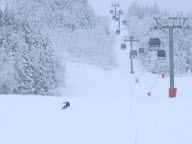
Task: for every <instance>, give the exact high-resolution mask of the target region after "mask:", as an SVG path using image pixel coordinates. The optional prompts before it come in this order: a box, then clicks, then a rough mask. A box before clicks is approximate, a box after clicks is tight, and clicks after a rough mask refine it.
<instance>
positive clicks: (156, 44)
mask: <svg viewBox="0 0 192 144" xmlns="http://www.w3.org/2000/svg"><path fill="white" fill-rule="evenodd" d="M160 46H161V41H160V39H159V38H150V39H149V50H150V51H158V50H160Z"/></svg>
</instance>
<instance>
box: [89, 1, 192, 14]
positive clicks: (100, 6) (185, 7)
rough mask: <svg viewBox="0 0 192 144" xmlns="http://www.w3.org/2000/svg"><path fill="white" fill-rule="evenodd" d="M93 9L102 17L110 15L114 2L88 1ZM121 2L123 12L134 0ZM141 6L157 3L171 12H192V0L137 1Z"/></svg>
mask: <svg viewBox="0 0 192 144" xmlns="http://www.w3.org/2000/svg"><path fill="white" fill-rule="evenodd" d="M88 1H89V2H90V4H91V5H92V7H93V8H94V9H95V10H96V13H98V14H100V15H108V11H109V8H110V3H111V1H113V0H88ZM117 1H119V2H120V4H121V7H122V9H123V10H127V7H128V6H129V5H130V3H131V2H132V1H133V0H117ZM137 2H138V3H139V4H141V5H154V3H156V4H157V5H158V6H159V7H160V8H161V9H165V8H167V9H168V10H170V12H181V11H183V12H184V13H187V12H189V11H190V12H192V0H137ZM106 6H108V7H106Z"/></svg>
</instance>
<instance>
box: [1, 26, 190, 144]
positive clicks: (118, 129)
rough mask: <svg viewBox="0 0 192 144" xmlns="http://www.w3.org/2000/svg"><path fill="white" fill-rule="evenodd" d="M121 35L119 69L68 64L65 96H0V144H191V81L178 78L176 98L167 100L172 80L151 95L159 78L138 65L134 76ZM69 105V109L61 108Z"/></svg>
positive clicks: (186, 78) (117, 51)
mask: <svg viewBox="0 0 192 144" xmlns="http://www.w3.org/2000/svg"><path fill="white" fill-rule="evenodd" d="M115 27H116V25H115V24H113V26H112V28H113V30H114V31H115ZM124 28H125V27H124ZM125 30H126V29H124V33H126V32H125ZM122 36H123V35H122ZM122 36H118V37H117V38H116V46H115V47H114V49H115V51H116V54H117V59H118V68H117V69H115V70H111V71H103V70H101V69H99V68H95V67H93V66H90V65H85V64H80V63H68V64H67V75H66V88H65V89H63V90H62V91H63V97H46V96H19V95H10V96H7V95H2V96H0V116H1V119H0V144H191V143H192V139H191V133H192V124H191V123H192V116H190V110H191V109H192V105H191V103H190V99H191V98H190V96H191V95H190V86H191V81H192V77H177V78H176V80H175V85H176V87H177V88H178V95H177V98H176V99H169V98H168V88H169V77H168V76H167V77H166V78H165V79H159V81H158V83H157V85H156V86H155V87H154V89H153V91H152V96H151V97H148V96H147V92H148V91H149V89H150V88H151V86H152V85H153V83H154V81H155V80H156V78H157V77H158V75H152V74H150V73H147V72H143V73H142V69H143V68H142V67H141V66H139V64H138V63H136V61H134V63H136V66H135V67H134V69H135V72H136V73H135V74H134V75H131V74H130V60H129V48H128V49H127V50H126V51H121V50H120V43H121V40H122V38H123V37H122ZM141 73H142V77H140V83H139V84H136V83H135V82H134V80H135V78H136V77H138V76H139V75H141ZM65 101H69V102H70V103H71V107H70V108H68V109H66V110H61V108H62V106H63V102H65Z"/></svg>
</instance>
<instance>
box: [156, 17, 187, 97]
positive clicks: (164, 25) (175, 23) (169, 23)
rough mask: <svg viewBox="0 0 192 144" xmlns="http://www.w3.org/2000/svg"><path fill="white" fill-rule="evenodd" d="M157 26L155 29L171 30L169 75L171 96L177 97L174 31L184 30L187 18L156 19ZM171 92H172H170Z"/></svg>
mask: <svg viewBox="0 0 192 144" xmlns="http://www.w3.org/2000/svg"><path fill="white" fill-rule="evenodd" d="M154 19H155V20H156V23H157V26H156V27H155V28H154V29H160V30H161V29H168V30H169V75H170V89H169V96H170V97H176V91H175V90H174V89H175V85H174V75H175V74H174V45H173V44H174V39H173V36H174V33H173V32H174V29H176V28H179V29H184V28H188V27H185V26H184V25H185V22H186V20H187V18H186V17H167V18H154ZM170 91H171V92H170Z"/></svg>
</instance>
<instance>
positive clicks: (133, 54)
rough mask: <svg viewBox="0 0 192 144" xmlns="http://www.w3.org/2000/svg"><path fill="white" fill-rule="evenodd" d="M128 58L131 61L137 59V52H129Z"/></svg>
mask: <svg viewBox="0 0 192 144" xmlns="http://www.w3.org/2000/svg"><path fill="white" fill-rule="evenodd" d="M130 58H131V59H137V51H136V50H131V51H130Z"/></svg>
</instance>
